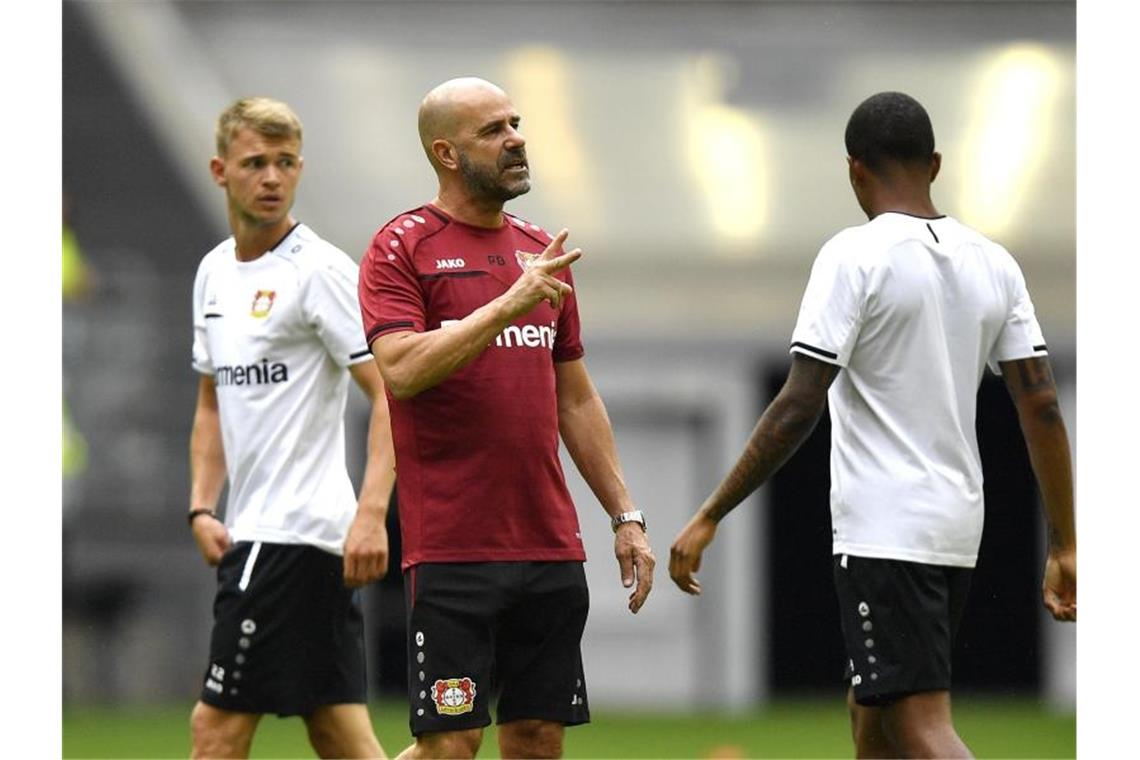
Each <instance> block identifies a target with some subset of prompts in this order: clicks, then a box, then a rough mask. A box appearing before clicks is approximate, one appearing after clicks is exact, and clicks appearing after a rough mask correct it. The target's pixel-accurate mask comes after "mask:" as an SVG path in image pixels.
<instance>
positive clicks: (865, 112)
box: [843, 92, 934, 171]
mask: <svg viewBox="0 0 1140 760" xmlns="http://www.w3.org/2000/svg"><path fill="white" fill-rule="evenodd" d="M843 137H844V142H845V143H846V144H847V155H848V156H850V157H851V158H854V159H857V160H859V161H862V162H863V163H864V164H866V165H867V167H868V168H869V169H870V170H871V171H878V170H880V169H881V168H882V167H883V165H884V164H885V163H887V162H892V161H893V162H899V163H904V164H905V163H915V162H920V161H927V162H929V161H930V160H932V159H933V158H934V128H933V127H932V126H931V125H930V116H928V115H927V113H926V109H925V108H923V107H922V104H921V103H919V102H918V101H917V100H915V99H914V98H912V97H911V96H909V95H906V94H904V93H901V92H880V93H878V94H877V95H872V96H871V97H869V98H867V99H866V100H864V101H863V102H862V103H860V104H859V105H858V107H857V108H856V109H855V111H854V112H853V113H852V114H851V118H850V119H849V120H848V121H847V131H846V133H845V134H844V136H843Z"/></svg>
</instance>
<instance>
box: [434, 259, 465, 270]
mask: <svg viewBox="0 0 1140 760" xmlns="http://www.w3.org/2000/svg"><path fill="white" fill-rule="evenodd" d="M465 266H467V262H466V261H464V260H463V259H436V260H435V268H436V269H462V268H463V267H465Z"/></svg>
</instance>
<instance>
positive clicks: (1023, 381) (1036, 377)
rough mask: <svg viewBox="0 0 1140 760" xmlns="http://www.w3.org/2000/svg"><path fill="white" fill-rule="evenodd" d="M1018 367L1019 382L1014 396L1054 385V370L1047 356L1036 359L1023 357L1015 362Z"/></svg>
mask: <svg viewBox="0 0 1140 760" xmlns="http://www.w3.org/2000/svg"><path fill="white" fill-rule="evenodd" d="M1014 366H1015V367H1017V380H1018V382H1017V384H1016V388H1015V393H1014V397H1015V398H1016V396H1017V395H1018V394H1019V393H1029V392H1032V391H1039V390H1041V389H1042V388H1051V387H1053V372H1052V370H1050V368H1049V360H1048V359H1046V358H1045V357H1037V358H1035V359H1022V360H1021V361H1017V362H1014Z"/></svg>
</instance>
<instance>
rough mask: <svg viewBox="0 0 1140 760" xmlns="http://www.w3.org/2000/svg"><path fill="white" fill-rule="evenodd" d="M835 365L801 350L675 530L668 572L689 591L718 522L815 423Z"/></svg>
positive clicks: (776, 466) (694, 585)
mask: <svg viewBox="0 0 1140 760" xmlns="http://www.w3.org/2000/svg"><path fill="white" fill-rule="evenodd" d="M837 374H839V367H838V366H836V365H834V364H828V363H827V362H823V361H820V360H818V359H812V358H811V357H808V356H804V355H802V354H798V353H797V354H795V355H794V356H793V357H792V369H791V371H790V372H788V379H787V380H786V381H785V382H784V387H783V388H781V389H780V392H779V394H777V396H776V398H775V399H773V400H772V403H771V404H769V405H768V408H767V409H765V410H764V414H762V415H761V416H760V421H759V422H757V423H756V427H755V428H753V430H752V435H751V437H749V439H748V443H747V444H746V445H745V447H744V452H743V453H741V455H740V458H739V459H738V460H737V462H736V464H735V465H734V466H733V468H732V471H731V472H729V474H728V476H727V477H726V478H725V479H724V480H723V481H722V482H721V484H720V485H719V486H718V487H717V489H716V491H714V492H713V494H712V496H710V497H709V498H707V499H706V500H705V503H704V504H702V505H701V507H700V509H698V510H697V513H696V514H695V515H693V518H692V519H691V520H689V523H688V524H687V525H686V526H685V527H684V528H683V529H682V530H681V532H680V533H679V534H678V535H677V538H676V540H675V541H673V546H672V548H671V550H670V552H669V575H670V577H672V578H673V582H674V583H676V584H677V586H678V587H679V588H680V589H681V590H682V591H684V592H686V593H688V594H699V593H700V591H701V584H700V583H699V582H698V581H697V580H696V579H695V578H694V577H693V573H695V572H697V571H698V570H700V568H701V554H702V553H703V552H704V550H705V548H706V547H707V546H708V545H709V544H710V543H712V540H713V538H714V537H715V535H716V528H717V524H718V523H719V522H720V521H721V519H722V518H724V516H725V515H727V514H728V513H729V512H731V511H732V510H733V509H734V508H735V507H736V506H737V505H738V504H740V502H742V501H744V499H745V498H747V497H748V495H749V494H751V493H752V492H753V491H755V490H756V489H757V488H759V487H760V486H761V485H762V484H763V483H764V482H765V481H766V480H767V479H768V478H770V477H771V476H772V475H774V474H775V473H776V471H777V470H779V469H780V467H781V466H783V464H784V462H786V461H788V459H789V458H791V456H792V454H794V453H796V450H797V449H799V447H800V446H801V445H802V444H803V442H804V441H805V440H807V437H808V436H809V435H810V434H811V431H812V430H814V429H815V426H816V423H817V422H819V418H820V416H821V415H822V414H823V410H824V408H825V407H826V405H827V389H828V388H829V387H830V386H831V382H832V381H833V380H834V379H835V376H836V375H837Z"/></svg>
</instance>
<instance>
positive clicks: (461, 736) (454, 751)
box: [415, 728, 483, 760]
mask: <svg viewBox="0 0 1140 760" xmlns="http://www.w3.org/2000/svg"><path fill="white" fill-rule="evenodd" d="M482 743H483V729H481V728H469V729H467V730H465V731H439V732H433V733H426V734H421V735H420V736H419V737H418V738H417V739H416V745H415V748H416V752H415V756H416V757H439V758H444V757H446V758H456V760H470V759H471V758H473V757H475V753H476V752H478V751H479V746H480V745H481V744H482Z"/></svg>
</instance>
